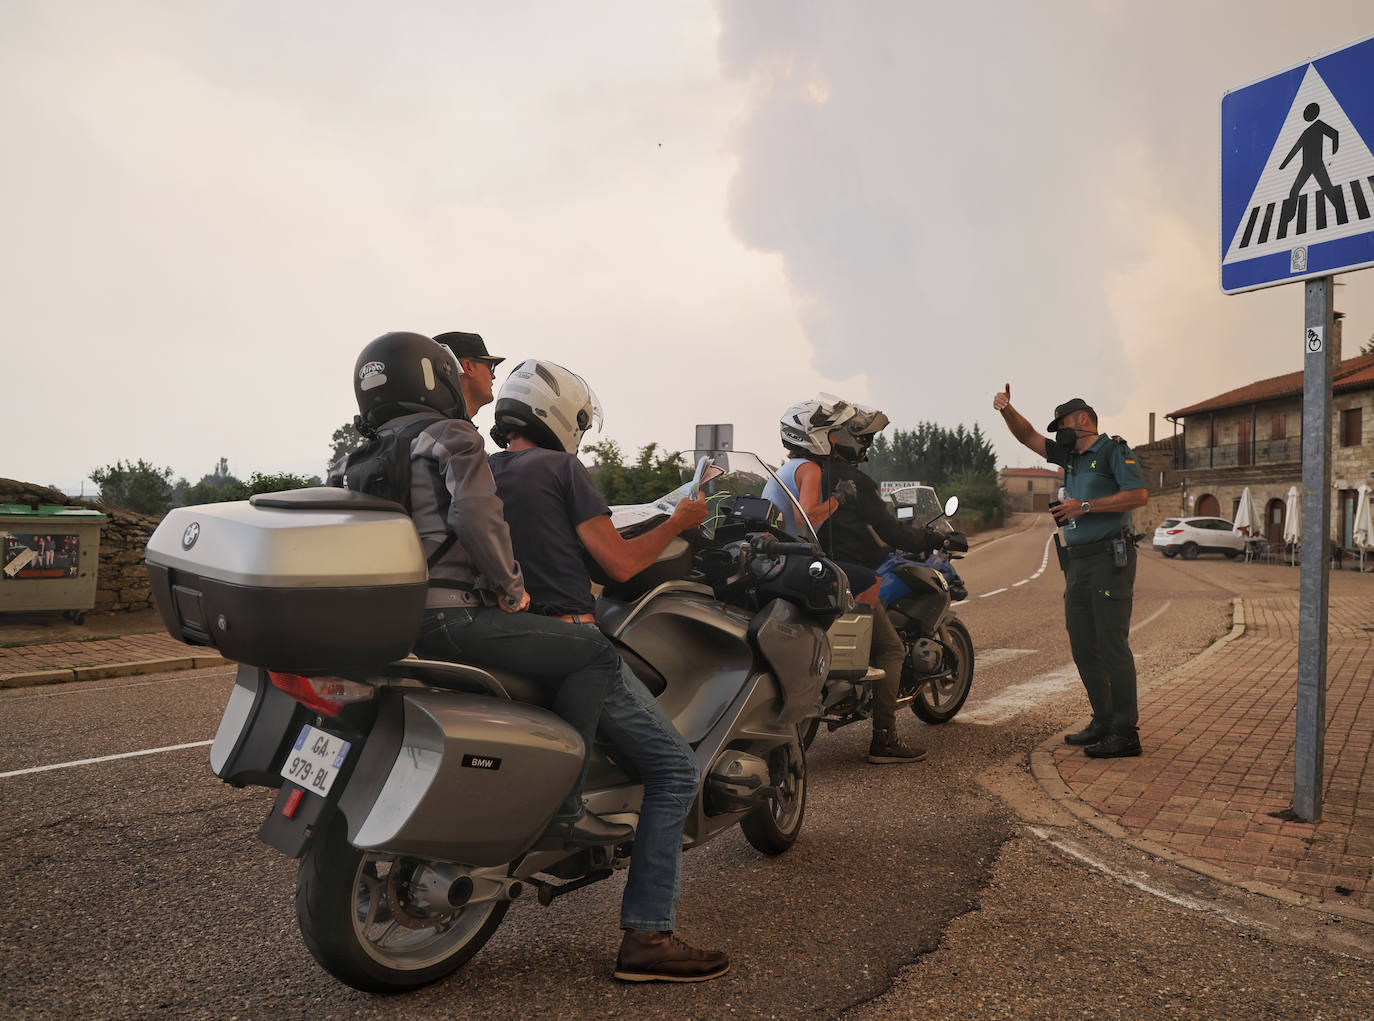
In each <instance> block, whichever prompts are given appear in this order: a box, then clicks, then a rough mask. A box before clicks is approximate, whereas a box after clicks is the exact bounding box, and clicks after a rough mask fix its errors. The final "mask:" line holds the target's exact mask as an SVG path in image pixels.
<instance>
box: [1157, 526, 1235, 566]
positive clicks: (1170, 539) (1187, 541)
mask: <svg viewBox="0 0 1374 1021" xmlns="http://www.w3.org/2000/svg"><path fill="white" fill-rule="evenodd" d="M1232 527H1233V526H1232V524H1231V522H1229V521H1227V520H1225V519H1224V518H1169V519H1168V520H1166V521H1165V522H1163V523H1162V524H1161V525H1160V526H1159V527H1158V528H1156V529H1155V541H1154V547H1155V549H1156V550H1157V551H1158V552H1160V553H1163V554H1164V555H1165V556H1166V557H1171V556H1173V555H1174V554H1176V553H1181V554H1183V559H1184V560H1195V559H1196V558H1197V555H1198V554H1199V553H1224V554H1225V555H1226V556H1228V557H1230V558H1231V559H1233V560H1234V559H1235V558H1236V557H1238V556H1240V555H1241V554H1242V553H1244V552H1245V536H1243V535H1237V534H1236V533H1235V532H1233V531H1232V530H1231V529H1232Z"/></svg>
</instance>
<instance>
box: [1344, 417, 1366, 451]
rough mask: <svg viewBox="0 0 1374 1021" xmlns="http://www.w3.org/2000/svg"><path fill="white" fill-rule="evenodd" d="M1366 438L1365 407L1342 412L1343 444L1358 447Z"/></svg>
mask: <svg viewBox="0 0 1374 1021" xmlns="http://www.w3.org/2000/svg"><path fill="white" fill-rule="evenodd" d="M1363 439H1364V408H1350V409H1349V410H1347V411H1342V412H1341V446H1343V447H1358V446H1359V445H1360V443H1361V442H1362V440H1363Z"/></svg>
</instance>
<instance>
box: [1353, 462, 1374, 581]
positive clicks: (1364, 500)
mask: <svg viewBox="0 0 1374 1021" xmlns="http://www.w3.org/2000/svg"><path fill="white" fill-rule="evenodd" d="M1369 494H1370V490H1369V483H1368V482H1361V483H1360V488H1359V489H1357V490H1356V491H1355V530H1354V541H1355V545H1356V546H1358V547H1360V570H1361V571H1363V570H1364V554H1365V550H1374V511H1371V510H1370V506H1369Z"/></svg>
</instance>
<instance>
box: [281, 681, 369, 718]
mask: <svg viewBox="0 0 1374 1021" xmlns="http://www.w3.org/2000/svg"><path fill="white" fill-rule="evenodd" d="M267 676H268V677H270V678H272V683H273V684H275V685H276V686H277V687H278V688H280V689H281V690H282V691H284V692H286V693H287V694H288V695H290V696H291V697H292V698H294V699H295V700H296V701H297V702H299V703H300V704H301V705H303V706H308V707H309V708H311V709H314V710H315V711H316V712H319V713H324V714H325V715H326V716H337V715H338V714H339V713H340V712H341V711H342V710H343V708H344V706H348V705H352V704H353V703H355V702H366V701H367V700H368V699H371V698H374V697H376V694H377V691H376V689H375V688H373V687H372V685H370V684H364V683H362V682H361V681H347V680H344V679H343V678H342V677H302V676H301V675H300V674H282V673H277V672H276V671H275V670H269V671H268V672H267Z"/></svg>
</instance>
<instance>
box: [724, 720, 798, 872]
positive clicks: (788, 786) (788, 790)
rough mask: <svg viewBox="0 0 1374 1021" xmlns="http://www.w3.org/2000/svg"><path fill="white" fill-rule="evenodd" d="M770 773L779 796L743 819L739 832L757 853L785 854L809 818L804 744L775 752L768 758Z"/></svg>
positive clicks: (785, 746) (786, 745)
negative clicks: (805, 819)
mask: <svg viewBox="0 0 1374 1021" xmlns="http://www.w3.org/2000/svg"><path fill="white" fill-rule="evenodd" d="M768 773H769V779H770V781H771V782H772V784H773V786H774V788H775V789H776V790H777V794H776V796H774V797H771V798H769V799H768V801H767V802H766V803H765V804H762V805H759V806H758V807H757V808H755V809H754V810H753V811H751V812H750V813H749V814H748V815H746V816H745V817H744V818H743V819H741V820H740V823H739V828H740V829H742V830H743V831H744V839H745V840H747V841H749V844H750V846H751V847H753V848H754V850H756V851H762V852H763V853H764V854H782V852H784V851H786V850H787V849H788V848H789V847H791V846H792V845H793V844H795V843H796V842H797V836H798V835H799V834H800V833H801V827H802V819H803V818H804V817H805V816H806V752H804V751H803V750H802V747H801V744H800V743H790V744H785V745H781V746H780V747H778V748H775V749H773V751H772V753H771V754H770V755H769V757H768Z"/></svg>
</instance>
